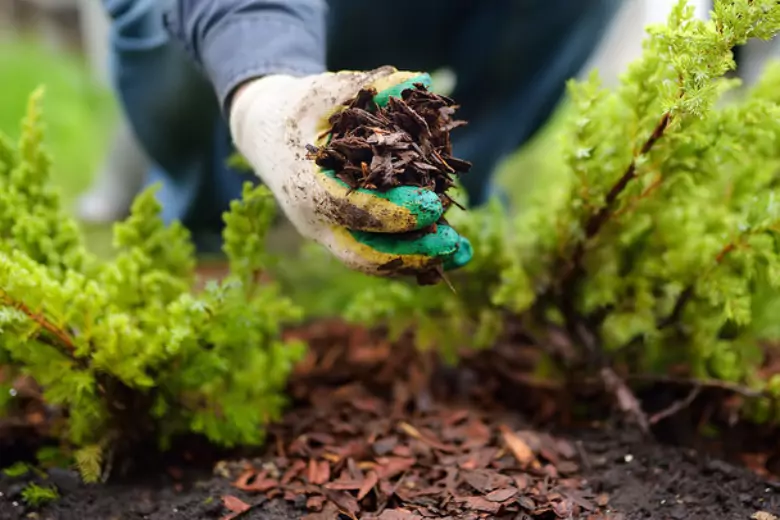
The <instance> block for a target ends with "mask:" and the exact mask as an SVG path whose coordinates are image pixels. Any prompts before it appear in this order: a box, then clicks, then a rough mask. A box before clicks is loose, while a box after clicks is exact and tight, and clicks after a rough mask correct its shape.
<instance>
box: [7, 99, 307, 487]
mask: <svg viewBox="0 0 780 520" xmlns="http://www.w3.org/2000/svg"><path fill="white" fill-rule="evenodd" d="M40 97H41V91H37V92H36V93H35V94H34V95H33V96H32V97H31V99H30V103H29V108H28V113H27V117H26V119H25V122H24V125H23V129H22V132H21V137H20V140H19V145H18V146H12V145H11V144H10V140H9V139H7V138H5V137H3V138H2V139H0V328H2V331H3V334H2V336H0V360H2V362H3V364H4V365H5V367H6V369H10V370H12V371H13V373H15V374H24V375H29V376H32V377H33V378H34V379H35V380H36V381H37V382H38V383H39V384H40V385H41V386H42V387H43V397H44V399H45V401H46V402H47V403H48V404H49V405H51V406H54V407H60V408H62V409H65V410H66V411H67V414H66V417H67V420H66V422H64V423H62V424H58V425H56V427H55V428H54V431H53V432H52V433H53V434H56V435H59V436H60V437H61V439H62V441H63V442H64V444H65V445H67V446H70V447H72V448H73V450H74V453H73V456H74V459H75V460H76V461H77V464H78V465H79V468H80V470H81V473H82V475H83V476H84V478H85V479H86V480H90V481H93V480H95V479H97V478H99V475H100V473H101V465H102V462H103V461H105V460H106V459H107V458H108V457H109V456H110V454H111V453H113V452H114V451H115V450H121V449H122V448H123V447H126V446H127V444H128V443H132V442H134V441H137V440H142V439H146V438H148V437H149V436H155V437H156V438H157V439H158V440H159V442H160V443H161V445H162V446H163V447H165V446H167V445H168V443H169V442H170V440H171V438H172V437H173V436H175V435H177V434H181V433H186V432H196V433H201V434H203V435H205V436H206V437H208V438H209V439H210V440H211V441H213V442H215V443H217V444H221V445H227V446H231V445H236V444H245V445H246V444H256V443H260V442H262V441H263V435H264V430H263V426H264V425H265V424H267V423H268V422H269V421H271V420H274V419H275V418H276V417H278V415H279V413H280V411H281V410H282V407H283V405H284V404H285V398H284V395H283V389H284V386H285V383H286V379H287V376H288V374H289V373H290V371H291V370H292V367H293V364H294V363H295V361H296V360H297V359H299V358H300V356H301V355H302V353H303V348H302V345H300V344H298V343H290V344H288V343H285V342H284V341H282V340H281V339H280V332H281V328H282V327H283V326H284V324H286V323H289V322H292V321H295V320H298V319H300V317H301V312H300V310H299V309H298V308H297V307H296V306H294V305H293V304H292V303H291V302H290V301H289V300H288V299H287V298H285V297H284V296H283V295H282V294H280V292H279V290H278V287H277V286H276V285H275V284H272V283H258V280H259V277H260V275H261V274H262V271H263V270H264V269H265V265H266V262H267V258H266V254H265V249H264V236H265V234H266V232H267V230H268V227H269V225H270V222H271V220H272V218H273V215H274V204H273V199H272V197H271V195H270V193H269V192H268V191H267V189H265V188H262V187H260V188H252V187H251V186H250V185H247V186H246V187H245V190H244V194H243V199H242V200H240V201H235V202H234V203H233V204H232V207H231V210H230V211H229V212H228V213H226V215H225V221H226V224H227V227H226V230H225V233H224V237H225V252H226V254H227V257H228V259H229V262H230V275H229V276H228V277H227V278H226V279H224V280H223V281H222V282H220V283H216V282H215V283H211V284H209V285H208V287H206V289H205V290H204V291H203V292H202V293H194V292H192V289H191V287H192V285H193V280H194V266H195V260H194V256H193V246H192V244H191V243H190V239H189V235H188V232H187V231H186V230H185V229H184V228H183V227H182V226H181V225H173V226H170V227H165V226H164V225H163V223H162V220H161V218H160V216H159V214H160V206H159V203H158V202H157V201H156V199H155V197H154V191H153V189H150V190H147V191H145V192H144V193H142V194H141V195H139V196H138V197H137V199H136V201H135V203H134V205H133V208H132V214H131V215H130V217H128V219H127V220H125V221H124V222H121V223H119V224H117V225H116V226H115V229H114V246H115V249H116V255H115V257H114V258H113V259H112V260H111V261H107V262H103V261H99V260H98V259H97V258H95V257H93V256H92V255H90V254H89V253H88V252H87V250H86V248H85V247H84V240H83V237H82V236H81V234H80V233H79V231H78V228H77V226H76V224H75V223H74V221H73V220H72V219H71V218H70V217H69V216H68V215H67V213H66V212H65V211H64V210H63V209H62V208H61V206H60V201H59V196H58V193H57V191H56V190H55V189H54V188H53V187H52V186H51V184H50V178H49V175H50V161H49V158H48V156H47V154H46V153H45V152H44V150H43V147H42V140H43V136H42V128H41V122H40V107H39V101H40ZM12 375H13V374H12ZM36 496H37V495H36Z"/></svg>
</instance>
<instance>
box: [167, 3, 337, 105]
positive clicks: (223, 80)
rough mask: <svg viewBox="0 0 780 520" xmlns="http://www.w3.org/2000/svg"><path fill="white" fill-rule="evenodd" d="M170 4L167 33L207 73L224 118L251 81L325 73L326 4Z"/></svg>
mask: <svg viewBox="0 0 780 520" xmlns="http://www.w3.org/2000/svg"><path fill="white" fill-rule="evenodd" d="M155 1H160V0H155ZM170 3H171V7H170V8H169V9H168V10H167V12H166V16H165V24H166V27H167V28H168V31H169V32H170V33H171V35H172V36H174V37H175V38H176V39H177V40H179V41H180V42H181V43H182V45H183V46H184V48H185V49H186V51H187V52H188V54H189V55H190V56H191V57H192V59H193V60H194V61H195V62H196V63H198V64H199V65H200V66H201V67H202V68H203V70H204V72H205V74H206V76H207V77H208V78H209V80H210V81H211V83H212V84H213V85H214V88H215V90H216V93H217V97H218V99H219V103H220V106H221V107H222V108H223V110H224V111H225V113H228V112H229V107H230V104H231V97H232V95H233V94H234V93H235V90H236V88H238V87H239V86H241V85H243V84H245V83H246V82H247V81H249V80H251V79H254V78H258V77H262V76H266V75H271V74H286V75H290V76H305V75H310V74H318V73H320V72H324V71H325V48H326V47H325V44H326V40H325V17H326V11H327V5H326V2H325V0H218V1H215V0H172V1H171V2H170Z"/></svg>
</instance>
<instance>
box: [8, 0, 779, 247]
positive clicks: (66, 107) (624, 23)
mask: <svg viewBox="0 0 780 520" xmlns="http://www.w3.org/2000/svg"><path fill="white" fill-rule="evenodd" d="M710 2H711V0H691V2H690V3H691V4H692V5H694V6H695V9H696V12H697V15H698V16H700V17H702V18H706V16H707V13H708V10H709V9H710V5H711V4H710ZM674 3H675V0H624V5H623V8H622V11H621V13H620V14H619V16H617V18H616V19H615V20H614V22H613V24H612V27H611V29H610V30H609V31H608V34H606V35H605V37H604V40H603V42H602V45H601V47H600V50H599V51H598V52H597V53H596V54H595V55H594V56H593V58H592V60H591V62H590V63H589V64H588V65H587V66H586V67H585V68H584V69H583V73H585V72H587V71H589V70H590V69H592V68H594V67H596V68H598V69H599V71H600V72H601V75H602V77H603V79H604V82H605V83H607V84H614V83H615V82H616V81H617V79H618V76H619V74H620V73H621V72H622V71H623V70H624V69H625V67H626V66H627V64H628V63H629V62H631V61H632V60H634V59H635V58H637V57H638V56H639V54H640V52H641V43H642V39H643V36H644V33H643V28H644V27H645V25H646V24H648V23H652V22H660V21H663V20H664V19H665V17H666V15H667V13H668V12H669V9H671V6H672V5H674ZM107 51H108V23H107V20H106V18H105V13H104V11H103V8H102V3H101V2H100V0H0V132H2V133H4V134H6V135H10V136H11V137H14V136H15V135H16V133H17V132H18V126H19V120H20V118H21V117H22V115H23V113H24V110H25V104H26V102H27V97H28V95H29V94H30V92H31V91H32V90H33V89H34V88H36V87H37V86H39V85H43V86H45V88H46V96H45V99H44V110H45V121H46V124H47V139H48V143H49V150H50V151H51V153H52V155H53V157H54V171H53V175H54V177H55V181H56V183H57V184H58V185H59V187H60V188H61V190H62V193H63V195H64V197H65V202H66V204H68V205H69V207H72V208H73V210H74V212H76V213H77V214H78V216H79V217H80V219H81V220H82V222H84V224H85V226H86V227H87V228H88V232H89V236H90V237H91V240H90V242H91V244H92V245H94V247H96V248H99V249H102V248H103V247H108V245H107V244H106V242H107V240H104V239H107V237H108V234H107V232H106V230H107V229H108V226H107V224H108V223H109V222H110V221H112V220H113V219H115V218H118V217H121V216H122V214H123V212H124V211H125V210H126V208H127V206H128V204H129V197H132V195H134V194H135V192H136V190H137V189H138V185H137V184H138V182H139V179H140V178H141V177H142V172H143V170H144V168H145V160H144V157H143V154H142V153H141V152H140V151H139V150H138V148H137V146H136V144H135V142H134V141H133V136H132V133H131V132H130V131H129V130H128V128H127V127H126V126H125V124H124V121H123V119H122V117H121V114H120V112H119V110H118V109H117V105H116V102H115V100H114V99H113V96H112V93H111V89H110V83H109V82H110V80H109V74H108V53H107ZM776 54H778V48H777V45H776V44H775V43H774V42H771V43H756V44H750V45H748V46H747V47H745V48H742V49H739V55H738V59H739V71H738V72H739V75H740V76H742V77H743V78H744V79H745V81H746V83H747V84H750V83H751V82H752V81H753V80H754V79H755V78H756V76H757V75H758V74H760V71H761V69H762V67H763V64H764V62H765V61H766V60H767V59H768V58H769V57H772V56H774V55H776ZM439 72H440V73H439V74H438V75H436V78H437V79H438V81H439V82H440V83H443V84H446V83H447V82H448V81H451V79H452V78H448V76H447V74H446V71H439ZM445 88H446V87H445ZM564 104H565V103H564ZM559 119H560V118H553V119H552V120H551V121H550V123H549V124H548V125H547V128H546V129H545V130H544V131H542V132H540V134H539V135H537V136H536V138H535V139H534V140H533V141H532V142H531V143H529V144H528V145H526V146H525V147H524V148H523V149H522V150H519V151H518V152H517V154H516V155H515V156H513V157H512V158H510V159H509V160H508V161H507V163H506V167H505V168H504V169H503V171H502V173H501V179H502V183H503V184H504V185H505V186H506V187H507V188H508V191H510V192H511V193H510V195H511V196H512V197H513V198H514V199H515V200H516V201H517V202H522V198H523V196H524V194H526V193H529V192H530V191H533V190H531V189H530V183H533V182H534V180H535V179H538V178H540V176H541V177H543V178H544V179H545V182H546V183H547V182H550V181H551V176H553V174H551V173H548V172H552V171H554V170H555V169H556V165H555V164H554V163H551V162H550V161H554V160H555V157H556V154H550V153H549V149H548V147H549V146H553V144H552V143H553V140H552V139H551V136H552V135H554V133H555V132H554V129H555V127H556V124H557V121H558V120H559ZM133 172H135V173H133ZM522 172H525V174H523V173H522ZM530 172H533V173H535V174H536V175H529V173H530ZM542 173H544V175H540V174H542ZM111 176H113V178H114V186H116V178H117V177H119V178H121V179H124V181H122V182H125V184H124V187H123V189H122V190H118V191H117V190H116V189H114V190H113V192H112V190H109V189H107V188H106V179H109V178H111ZM85 194H86V195H85Z"/></svg>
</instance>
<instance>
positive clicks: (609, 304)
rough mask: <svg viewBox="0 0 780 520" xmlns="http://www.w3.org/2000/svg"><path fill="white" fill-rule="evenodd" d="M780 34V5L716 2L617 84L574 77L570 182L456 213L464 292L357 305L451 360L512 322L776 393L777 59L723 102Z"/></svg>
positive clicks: (677, 27)
mask: <svg viewBox="0 0 780 520" xmlns="http://www.w3.org/2000/svg"><path fill="white" fill-rule="evenodd" d="M778 30H780V6H778V4H777V2H775V1H773V0H736V1H716V2H715V6H714V12H713V17H712V19H711V20H710V21H706V22H705V21H700V20H697V19H694V18H693V10H692V8H691V7H690V6H687V5H686V2H684V1H680V2H678V4H677V5H676V7H675V8H674V9H673V11H672V13H671V15H670V17H669V19H668V23H667V24H665V25H657V26H652V27H650V28H648V34H649V36H648V38H647V39H646V41H645V43H644V52H643V56H642V57H641V59H639V60H638V61H636V62H635V63H633V64H632V65H631V66H630V68H629V70H628V71H627V72H626V73H625V74H624V75H623V77H622V80H621V82H620V84H619V86H618V87H617V88H615V89H614V90H612V91H610V90H606V89H604V88H602V87H601V85H600V84H599V80H598V76H597V75H596V74H595V73H594V74H592V75H591V76H590V78H589V79H587V80H586V81H583V82H571V83H570V86H569V94H570V98H571V99H570V101H571V103H572V105H573V106H572V107H570V108H571V109H572V111H571V113H568V114H567V123H566V126H565V130H564V132H563V135H562V139H561V141H560V153H561V154H562V155H563V157H564V158H565V160H566V168H567V175H566V177H565V178H564V179H562V180H560V182H559V184H557V185H556V186H555V187H550V188H549V189H537V190H536V193H535V195H534V196H529V197H525V202H526V204H525V206H523V207H522V208H519V214H518V215H516V216H515V217H514V218H512V219H506V217H504V216H503V215H502V214H501V212H500V211H497V210H496V209H495V208H488V209H484V210H478V211H473V212H471V214H470V215H463V214H460V213H458V214H454V215H453V216H452V217H451V218H450V220H453V221H454V225H456V226H457V227H458V229H459V230H460V229H462V230H463V232H464V234H466V235H467V236H468V237H469V238H470V239H471V240H472V241H473V243H474V249H475V252H476V255H477V256H476V258H475V261H474V262H473V264H471V265H470V266H468V267H467V268H465V269H464V270H463V271H462V272H459V273H455V274H453V275H452V277H453V282H454V285H455V287H456V289H457V293H456V294H453V293H452V292H449V291H448V290H447V288H446V287H436V288H417V287H412V286H411V285H407V284H404V283H401V282H390V283H388V284H385V285H383V286H381V287H379V288H376V287H372V288H371V289H370V290H369V291H366V292H365V293H364V294H362V295H360V296H359V297H358V298H357V299H356V301H355V302H353V305H352V306H351V307H350V309H349V310H348V315H349V316H350V317H351V318H353V319H355V320H357V321H360V322H367V323H376V322H377V321H387V320H389V321H391V322H392V323H393V324H395V325H396V326H397V327H398V328H399V329H405V328H407V327H409V326H415V327H418V328H419V330H418V334H417V337H418V341H420V342H421V343H422V346H429V345H431V344H434V343H435V344H437V345H439V347H440V348H444V349H445V350H446V351H447V352H449V353H450V355H451V354H452V353H454V352H456V351H457V350H458V349H460V348H463V347H469V346H473V345H474V344H476V345H477V346H489V345H491V344H492V343H493V342H494V341H495V339H496V337H497V335H498V334H500V333H501V331H502V329H503V327H502V325H503V324H504V323H506V320H507V318H508V317H509V319H512V320H515V321H521V322H522V324H523V325H524V327H525V328H526V330H527V331H528V332H529V333H531V335H532V336H535V337H538V338H540V342H543V341H544V333H545V332H546V331H549V330H550V328H551V327H552V326H554V327H562V328H563V330H564V331H566V332H567V333H568V336H569V337H570V339H571V340H572V341H573V342H574V344H575V345H576V346H578V347H579V351H580V352H581V353H583V355H584V354H585V353H589V355H588V357H589V358H591V360H592V359H593V358H596V360H597V362H598V363H601V364H603V363H608V362H609V363H620V365H621V366H625V367H627V368H628V369H629V370H633V371H635V372H642V373H653V372H659V373H664V372H666V371H668V369H669V368H670V367H672V366H680V365H685V366H687V367H689V370H690V375H691V376H692V377H696V378H702V379H707V378H717V379H719V380H725V381H729V382H737V383H740V384H743V385H746V386H750V387H753V388H758V389H764V388H766V387H767V386H768V387H770V388H771V389H773V391H776V392H778V394H780V376H778V375H775V376H774V377H773V379H771V380H770V381H767V380H765V379H763V378H761V377H759V375H758V370H757V369H758V367H759V366H760V365H761V363H762V361H763V351H762V349H761V348H760V347H759V342H760V340H762V339H765V338H767V337H771V336H775V335H777V326H778V322H777V319H778V318H777V315H776V313H775V312H774V310H775V309H777V308H778V307H780V305H779V304H780V298H778V291H777V288H778V286H779V285H780V191H778V187H779V185H780V175H778V173H779V171H778V167H779V166H780V89H778V85H780V65H773V66H772V67H770V68H769V70H767V71H766V73H765V74H764V77H763V80H762V81H761V82H760V83H759V84H758V85H757V86H756V87H755V88H753V89H752V90H751V91H749V92H748V93H746V94H745V95H744V96H743V97H742V98H741V99H739V100H737V101H733V102H729V103H726V102H723V101H722V98H723V95H724V94H725V93H726V92H727V91H729V90H730V89H733V88H734V87H735V86H737V85H738V82H737V80H733V79H726V78H725V77H724V75H725V74H726V73H727V72H728V71H729V70H731V69H733V68H734V67H735V63H734V60H733V54H732V49H733V48H734V46H736V45H741V44H743V43H745V42H746V41H747V40H748V39H749V38H761V39H768V38H770V37H772V36H773V35H774V34H776V33H777V32H778ZM594 347H595V349H594ZM764 418H766V417H764Z"/></svg>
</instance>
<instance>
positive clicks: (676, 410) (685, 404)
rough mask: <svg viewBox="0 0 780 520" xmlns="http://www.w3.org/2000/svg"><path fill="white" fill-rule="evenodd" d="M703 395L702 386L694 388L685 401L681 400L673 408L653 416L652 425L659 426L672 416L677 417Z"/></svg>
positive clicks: (651, 418)
mask: <svg viewBox="0 0 780 520" xmlns="http://www.w3.org/2000/svg"><path fill="white" fill-rule="evenodd" d="M700 394H701V386H700V385H696V386H694V387H693V388H692V389H691V391H690V392H688V395H687V396H685V398H684V399H680V400H679V401H676V402H674V403H673V404H672V405H671V406H669V407H668V408H666V409H664V410H661V411H660V412H658V413H656V414H653V416H652V417H650V424H653V425H655V424H658V423H659V422H661V421H663V420H664V419H666V418H668V417H671V416H672V415H675V414H677V413H679V412H681V411H683V410H684V409H686V408H688V407H689V406H691V404H692V403H693V401H695V400H696V398H697V397H699V395H700Z"/></svg>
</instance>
